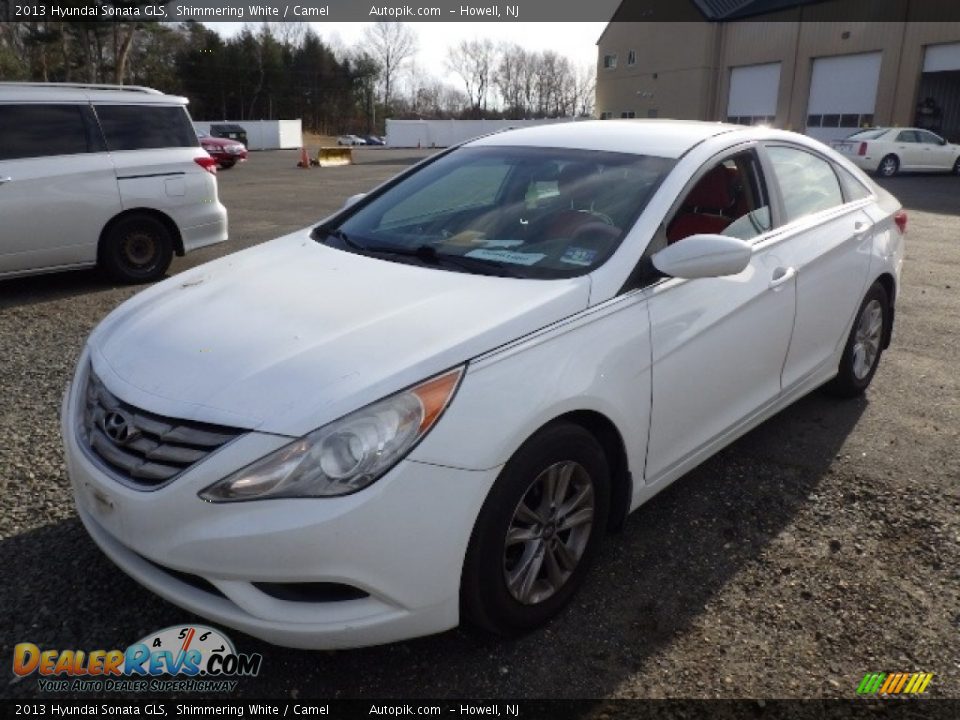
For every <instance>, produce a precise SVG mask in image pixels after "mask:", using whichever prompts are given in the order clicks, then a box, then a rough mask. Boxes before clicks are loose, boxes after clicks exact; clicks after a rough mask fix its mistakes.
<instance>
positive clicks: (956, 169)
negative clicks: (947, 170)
mask: <svg viewBox="0 0 960 720" xmlns="http://www.w3.org/2000/svg"><path fill="white" fill-rule="evenodd" d="M953 174H954V175H960V157H958V158H957V161H956V162H955V163H954V164H953Z"/></svg>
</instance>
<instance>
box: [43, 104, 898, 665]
mask: <svg viewBox="0 0 960 720" xmlns="http://www.w3.org/2000/svg"><path fill="white" fill-rule="evenodd" d="M905 229H906V215H905V214H904V213H903V211H902V210H901V208H900V205H899V204H898V203H897V201H896V200H895V199H894V198H893V197H892V196H890V195H889V194H888V193H886V192H885V191H884V190H882V189H881V188H879V187H878V186H877V185H875V184H874V183H873V182H872V181H871V180H870V179H869V178H867V177H866V176H865V175H864V174H863V173H862V172H861V171H860V170H859V169H857V168H856V167H854V166H853V165H852V164H851V163H850V162H849V161H848V160H846V159H845V158H843V157H842V156H840V155H838V154H837V153H835V152H834V151H832V150H830V149H829V148H827V147H825V146H823V145H821V144H819V143H817V142H815V141H813V140H810V139H808V138H805V137H802V136H799V135H795V134H792V133H787V132H780V131H776V130H769V129H761V128H742V127H735V126H730V125H722V124H713V123H694V122H674V121H627V122H615V121H605V122H583V123H569V124H562V125H552V126H542V127H535V128H525V129H521V130H515V131H511V132H505V133H501V134H496V135H492V136H488V137H484V138H481V139H477V140H474V141H471V142H469V143H466V144H465V145H462V146H460V147H457V148H455V149H452V150H450V151H447V152H444V153H440V154H438V155H435V156H433V157H431V158H429V159H428V160H427V161H425V162H423V163H421V164H420V165H418V166H416V167H413V168H411V169H410V170H408V171H407V172H405V173H403V174H401V175H400V176H398V177H396V178H394V179H393V180H391V181H389V182H387V183H386V184H384V185H382V186H381V187H379V188H377V189H375V190H374V191H373V192H371V193H370V194H368V195H366V196H364V197H360V198H356V197H355V198H351V199H350V201H348V203H347V205H346V206H345V207H344V208H343V209H342V210H341V211H340V212H338V213H337V214H336V215H334V216H332V217H330V218H328V219H327V220H325V221H323V222H321V223H320V224H318V225H316V226H315V227H311V228H307V229H305V230H303V231H301V232H296V233H293V234H292V235H288V236H286V237H282V238H279V239H277V240H274V241H272V242H269V243H265V244H263V245H260V246H258V247H254V248H251V249H249V250H245V251H243V252H239V253H236V254H234V255H230V256H227V257H224V258H222V259H220V260H216V261H214V262H212V263H210V264H208V265H204V266H201V267H198V268H194V269H192V270H188V271H187V272H184V273H183V274H180V275H177V276H175V277H173V278H170V279H169V280H167V281H165V282H163V283H161V284H159V285H157V286H155V287H152V288H150V289H148V290H146V291H144V292H142V293H140V294H139V295H137V296H135V297H134V298H133V299H131V300H129V301H127V302H126V303H124V304H123V305H122V306H121V307H119V308H118V309H117V310H115V311H114V312H113V313H112V314H111V315H109V316H108V317H107V318H106V319H105V320H104V321H103V322H102V323H101V324H100V326H99V327H98V328H97V329H96V330H95V331H94V332H93V333H92V335H91V336H90V339H89V341H88V343H87V345H86V348H85V350H84V352H83V354H82V357H81V358H80V361H79V364H78V367H77V371H76V376H75V378H74V380H73V382H72V383H71V386H70V388H69V390H68V392H67V395H66V397H65V400H64V408H63V423H62V424H63V427H62V429H63V435H64V441H65V446H66V455H67V463H68V466H69V473H70V477H71V480H72V484H73V491H74V493H75V496H76V504H77V509H78V512H79V514H80V517H81V518H82V520H83V523H84V524H85V526H86V527H87V530H88V531H89V533H90V535H91V536H92V537H93V539H94V540H95V541H96V542H97V544H98V545H99V546H100V547H101V548H102V549H103V551H104V552H105V553H106V554H107V555H108V556H109V557H110V558H111V559H112V560H113V561H114V562H115V563H116V564H117V565H119V566H120V568H122V569H123V570H124V571H125V572H127V573H128V574H130V575H131V576H133V577H134V578H135V579H137V580H138V581H139V582H140V583H142V584H143V585H145V586H146V587H148V588H150V589H151V590H153V591H154V592H156V593H158V594H159V595H162V596H163V597H165V598H167V599H169V600H170V601H171V602H174V603H176V604H178V605H180V606H182V607H184V608H187V609H189V610H192V611H195V612H197V613H199V614H201V615H203V616H206V617H208V618H211V619H212V620H214V621H217V622H219V623H222V624H224V625H227V626H230V627H234V628H239V629H241V630H243V631H245V632H247V633H249V634H251V635H254V636H257V637H261V638H264V639H266V640H268V641H270V642H274V643H278V644H282V645H290V646H298V647H315V648H329V647H344V646H358V645H368V644H374V643H383V642H389V641H393V640H398V639H401V638H409V637H413V636H418V635H424V634H428V633H434V632H439V631H442V630H445V629H448V628H451V627H453V626H455V625H457V623H458V622H459V621H460V620H461V619H468V620H470V621H472V622H474V623H476V624H479V625H481V626H483V627H486V628H489V629H491V630H493V631H495V632H499V633H504V634H511V633H517V632H521V631H523V630H526V629H529V628H532V627H534V626H536V625H538V624H540V623H543V622H544V621H546V620H547V619H549V618H550V617H551V616H553V615H555V614H556V613H557V612H558V611H560V609H561V608H562V607H563V606H564V604H565V603H566V602H567V601H568V600H569V599H570V597H571V596H572V594H573V593H574V592H575V591H576V590H577V588H578V587H579V586H580V585H581V583H582V581H583V580H584V575H585V572H586V570H587V568H588V567H589V564H590V561H591V559H592V558H593V557H594V555H595V554H596V551H597V547H598V543H599V541H600V540H601V538H602V536H603V535H604V534H605V532H606V531H607V530H608V529H609V528H610V527H612V526H616V525H617V523H618V522H620V521H621V520H622V518H623V517H624V516H625V515H626V514H627V513H628V512H630V511H631V510H633V509H635V508H637V507H638V506H639V505H641V504H642V503H643V502H644V501H646V500H647V499H648V498H650V497H651V496H652V495H654V494H655V493H657V492H658V491H660V490H661V489H663V488H664V487H665V486H666V485H668V484H669V483H670V482H672V481H673V480H675V479H676V478H678V477H680V476H681V475H683V474H684V473H685V472H687V471H688V470H690V469H691V468H693V467H694V466H695V465H697V464H698V463H700V462H701V461H703V460H704V459H705V458H707V457H708V456H710V455H711V454H713V453H714V452H716V451H717V450H719V449H720V448H722V447H723V446H724V445H727V444H728V443H730V442H731V441H733V440H734V439H735V438H736V437H738V436H740V435H741V434H743V433H744V432H746V431H747V430H749V429H750V428H752V427H754V426H755V425H757V424H758V423H760V422H762V421H763V420H764V419H765V418H767V417H769V416H770V415H772V414H773V413H775V412H777V411H778V410H779V409H781V408H783V407H784V406H786V405H788V404H789V403H791V402H793V401H794V400H795V399H797V398H799V397H800V396H802V395H804V394H805V393H808V392H809V391H811V390H813V389H814V388H816V387H818V386H820V385H823V384H825V383H830V386H831V387H832V388H833V389H834V390H835V391H836V392H837V393H838V394H841V395H851V394H857V393H860V392H862V391H863V390H864V389H865V388H866V387H867V385H868V384H869V383H870V380H871V379H872V377H873V374H874V371H875V370H876V367H877V362H878V360H879V358H880V354H881V352H882V351H883V349H884V348H885V347H886V346H887V344H888V342H889V340H890V332H891V325H892V320H893V313H894V303H895V299H896V297H897V289H898V285H899V278H900V270H901V264H902V259H903V234H904V232H905Z"/></svg>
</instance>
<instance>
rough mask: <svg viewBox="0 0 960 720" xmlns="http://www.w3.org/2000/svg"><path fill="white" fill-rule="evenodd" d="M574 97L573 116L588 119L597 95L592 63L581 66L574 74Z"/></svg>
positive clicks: (591, 113)
mask: <svg viewBox="0 0 960 720" xmlns="http://www.w3.org/2000/svg"><path fill="white" fill-rule="evenodd" d="M574 83H575V88H576V96H575V100H574V103H573V105H574V107H573V114H574V116H577V117H590V116H592V115H593V108H594V104H595V102H596V95H597V69H596V66H595V65H594V64H593V63H586V64H584V65H581V66H580V68H579V70H577V71H575V73H574Z"/></svg>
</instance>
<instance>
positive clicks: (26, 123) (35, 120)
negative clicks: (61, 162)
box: [0, 104, 91, 160]
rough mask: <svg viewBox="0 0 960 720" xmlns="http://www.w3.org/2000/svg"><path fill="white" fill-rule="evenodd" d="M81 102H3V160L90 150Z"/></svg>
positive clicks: (0, 116)
mask: <svg viewBox="0 0 960 720" xmlns="http://www.w3.org/2000/svg"><path fill="white" fill-rule="evenodd" d="M81 113H82V111H81V109H80V106H78V105H46V104H43V105H0V160H16V159H18V158H31V157H49V156H52V155H76V154H78V153H86V152H89V151H90V150H91V148H90V146H89V143H88V141H87V128H86V126H85V125H84V122H83V115H82V114H81Z"/></svg>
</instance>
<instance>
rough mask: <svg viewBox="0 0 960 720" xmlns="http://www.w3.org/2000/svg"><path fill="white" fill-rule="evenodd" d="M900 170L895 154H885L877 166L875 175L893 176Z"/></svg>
mask: <svg viewBox="0 0 960 720" xmlns="http://www.w3.org/2000/svg"><path fill="white" fill-rule="evenodd" d="M899 171H900V160H899V159H898V158H897V156H896V155H887V156H886V157H884V158H883V160H881V161H880V164H879V165H878V166H877V175H879V176H880V177H893V176H894V175H896V174H897V173H898V172H899Z"/></svg>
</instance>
